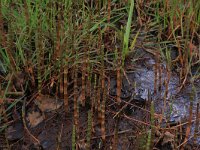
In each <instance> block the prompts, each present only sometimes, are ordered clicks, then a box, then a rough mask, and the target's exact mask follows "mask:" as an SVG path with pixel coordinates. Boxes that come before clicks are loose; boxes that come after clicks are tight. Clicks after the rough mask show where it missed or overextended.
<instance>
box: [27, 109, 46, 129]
mask: <svg viewBox="0 0 200 150" xmlns="http://www.w3.org/2000/svg"><path fill="white" fill-rule="evenodd" d="M27 120H28V121H29V125H30V127H32V128H33V127H36V126H37V125H38V124H40V123H41V122H42V121H43V120H44V116H43V115H42V114H41V113H40V112H38V111H32V112H29V113H28V116H27Z"/></svg>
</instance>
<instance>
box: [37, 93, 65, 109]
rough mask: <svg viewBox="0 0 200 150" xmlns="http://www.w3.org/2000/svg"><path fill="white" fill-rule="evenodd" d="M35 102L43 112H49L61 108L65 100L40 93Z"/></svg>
mask: <svg viewBox="0 0 200 150" xmlns="http://www.w3.org/2000/svg"><path fill="white" fill-rule="evenodd" d="M35 103H36V105H37V106H38V108H39V109H40V110H41V111H42V112H49V111H54V110H57V109H59V108H60V107H61V106H62V105H63V100H61V99H58V98H56V97H50V96H48V95H42V94H40V95H39V96H38V97H37V98H36V99H35Z"/></svg>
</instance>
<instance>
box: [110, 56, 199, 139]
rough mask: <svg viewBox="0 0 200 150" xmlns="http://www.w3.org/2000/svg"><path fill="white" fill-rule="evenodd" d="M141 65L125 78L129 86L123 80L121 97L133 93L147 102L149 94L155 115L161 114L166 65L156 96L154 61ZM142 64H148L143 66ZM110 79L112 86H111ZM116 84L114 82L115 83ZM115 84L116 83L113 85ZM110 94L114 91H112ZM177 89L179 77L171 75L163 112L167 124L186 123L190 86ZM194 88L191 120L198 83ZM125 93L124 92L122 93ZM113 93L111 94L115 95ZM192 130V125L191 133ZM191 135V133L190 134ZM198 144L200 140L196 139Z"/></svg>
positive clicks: (197, 93)
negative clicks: (153, 102)
mask: <svg viewBox="0 0 200 150" xmlns="http://www.w3.org/2000/svg"><path fill="white" fill-rule="evenodd" d="M145 61H146V62H143V63H142V64H141V63H139V64H138V67H137V68H138V69H134V72H131V73H128V72H127V77H128V80H129V82H130V84H131V85H129V84H128V82H127V80H126V79H125V78H124V79H123V83H122V84H123V86H122V88H124V89H122V97H121V98H124V97H126V96H123V95H127V96H128V95H131V92H134V94H135V95H137V96H139V97H140V98H141V99H144V100H147V99H148V93H150V95H151V98H152V99H153V100H154V101H155V104H156V105H155V106H156V107H155V111H156V112H157V113H161V112H162V109H163V106H164V104H163V101H164V95H165V90H166V89H165V84H164V80H165V79H166V78H167V72H166V67H165V66H166V65H165V64H162V66H161V67H162V69H163V71H162V75H161V79H162V80H161V81H162V82H161V85H162V86H161V90H160V92H157V93H158V94H155V93H154V78H155V71H154V67H153V66H154V64H155V61H154V59H153V58H151V57H149V59H148V60H145ZM144 64H148V66H145V65H144ZM113 82H114V81H113V79H112V82H111V83H112V84H113ZM115 82H116V81H115ZM115 84H116V83H115ZM112 86H113V85H111V90H112V92H113V91H114V90H113V89H112ZM178 87H179V77H178V75H177V74H176V73H173V72H172V73H171V77H170V80H169V85H168V95H167V99H166V105H167V107H166V110H165V117H166V118H167V119H168V121H169V122H175V123H178V122H179V121H187V119H186V118H188V116H189V108H190V99H191V98H190V95H191V93H192V85H190V84H189V85H186V86H185V87H184V88H183V89H182V90H181V91H180V92H178V91H177V89H178ZM194 87H195V91H196V92H195V95H194V99H193V118H195V114H196V104H197V102H198V101H199V100H200V81H195V82H194ZM124 91H126V92H124ZM115 92H116V91H114V92H113V93H115ZM127 93H128V94H127ZM193 130H194V125H193V128H192V131H193ZM191 134H193V133H191ZM198 141H199V142H200V138H199V139H198Z"/></svg>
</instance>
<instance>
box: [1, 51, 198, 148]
mask: <svg viewBox="0 0 200 150" xmlns="http://www.w3.org/2000/svg"><path fill="white" fill-rule="evenodd" d="M138 51H139V59H137V60H133V59H132V58H129V60H128V61H127V62H126V65H125V72H124V76H123V80H122V89H121V92H122V94H121V100H122V102H121V104H120V105H117V104H116V88H117V85H116V84H117V83H116V77H115V75H110V76H109V81H110V82H109V83H110V84H108V82H107V83H106V85H109V87H110V88H109V91H108V93H107V99H106V140H105V141H103V140H102V139H101V129H100V125H99V123H98V117H97V112H95V113H94V114H93V127H94V128H93V132H92V137H91V147H90V149H92V150H95V149H105V150H107V149H114V147H113V146H114V145H117V149H118V150H137V149H145V145H146V139H147V133H148V132H149V131H150V128H149V127H150V112H149V111H150V105H151V101H154V106H155V113H156V115H155V122H156V127H157V128H156V134H155V139H154V141H155V142H154V147H155V149H156V148H157V149H160V150H173V149H178V148H177V147H178V146H179V145H180V144H181V143H182V142H183V140H184V138H185V136H184V135H185V129H186V127H187V123H186V124H185V125H181V128H179V127H175V128H174V129H172V128H170V127H172V126H177V125H178V124H180V122H181V123H182V124H183V123H184V122H187V121H188V116H189V108H190V104H191V103H190V102H191V101H190V97H191V93H192V85H191V84H190V82H189V81H190V79H188V82H186V84H185V86H184V87H183V88H182V89H181V90H178V89H179V87H180V81H179V76H178V71H177V70H176V69H174V71H172V72H171V73H170V80H169V85H168V93H167V95H166V93H165V91H166V85H165V80H166V79H167V71H166V63H165V62H163V63H161V64H160V67H161V68H162V73H161V80H160V81H161V83H159V85H160V87H159V88H160V90H158V91H157V93H155V88H154V87H155V86H154V84H155V64H156V60H155V56H154V55H152V54H150V53H148V52H146V51H145V50H142V49H139V50H138ZM193 86H194V87H195V94H194V96H193V103H192V105H193V108H192V110H193V119H195V116H196V106H197V103H198V102H199V100H200V80H199V79H196V80H195V81H194V84H193ZM79 90H80V89H79ZM93 94H95V93H93ZM164 97H166V99H165V101H166V109H165V111H164V112H163V106H164ZM89 101H90V97H88V103H86V106H85V107H82V106H80V109H79V114H80V116H79V129H80V131H79V140H78V141H77V143H76V145H77V148H78V149H86V147H87V146H86V133H87V124H88V122H87V114H88V111H89V110H90V108H91V105H90V103H89ZM38 102H39V103H38ZM40 102H42V103H40ZM19 103H20V104H19V105H16V108H15V110H12V111H11V112H12V113H13V112H14V113H13V115H12V117H11V118H10V119H9V120H10V123H9V124H8V128H7V129H6V130H5V135H3V134H2V135H1V137H0V139H1V141H0V149H2V150H7V149H8V144H7V143H9V144H10V146H9V148H10V149H15V150H27V149H30V150H37V149H44V150H56V149H61V150H70V149H72V128H73V98H72V97H71V98H70V99H69V109H68V112H67V113H66V112H65V108H64V106H63V101H62V100H61V99H55V98H54V97H53V96H51V97H48V98H47V97H45V96H44V97H42V96H41V97H39V98H38V97H37V98H32V97H28V96H27V97H25V98H22V99H21V102H19ZM21 103H25V117H24V118H23V117H21V115H22V113H21V112H22V110H23V107H22V104H21ZM116 114H118V115H116ZM194 124H195V121H193V122H192V129H191V134H190V137H191V139H190V140H189V141H188V144H187V145H186V148H185V149H200V147H199V146H198V145H196V144H195V143H194V138H193V135H194ZM116 129H117V130H118V131H117V132H118V140H117V142H118V143H117V144H114V134H115V130H116ZM180 131H181V132H182V133H181V132H180ZM5 138H7V140H5ZM197 141H198V142H200V138H197ZM198 142H197V143H198Z"/></svg>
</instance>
